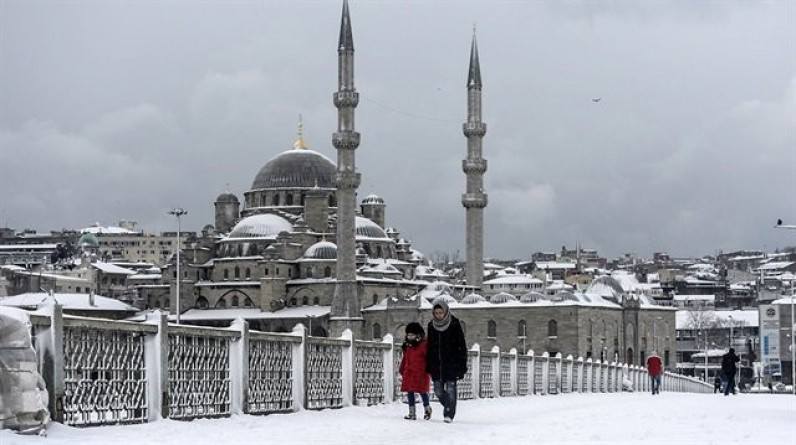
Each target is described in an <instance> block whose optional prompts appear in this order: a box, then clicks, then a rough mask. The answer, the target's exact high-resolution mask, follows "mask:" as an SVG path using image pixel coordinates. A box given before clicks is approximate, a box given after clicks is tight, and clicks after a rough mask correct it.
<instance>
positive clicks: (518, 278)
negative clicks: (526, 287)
mask: <svg viewBox="0 0 796 445" xmlns="http://www.w3.org/2000/svg"><path fill="white" fill-rule="evenodd" d="M542 283H543V281H542V280H540V279H538V278H534V277H532V276H530V275H526V274H521V275H516V274H508V275H501V276H499V277H497V278H494V279H491V280H487V281H484V283H483V284H485V285H486V284H542Z"/></svg>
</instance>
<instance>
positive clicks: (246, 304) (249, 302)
mask: <svg viewBox="0 0 796 445" xmlns="http://www.w3.org/2000/svg"><path fill="white" fill-rule="evenodd" d="M252 306H254V302H253V301H252V299H251V298H249V297H246V300H245V301H244V302H243V307H252Z"/></svg>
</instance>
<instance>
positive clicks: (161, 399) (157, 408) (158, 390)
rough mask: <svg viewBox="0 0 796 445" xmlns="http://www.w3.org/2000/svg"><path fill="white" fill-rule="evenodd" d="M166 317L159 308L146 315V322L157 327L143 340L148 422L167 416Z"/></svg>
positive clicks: (167, 346)
mask: <svg viewBox="0 0 796 445" xmlns="http://www.w3.org/2000/svg"><path fill="white" fill-rule="evenodd" d="M166 317H167V314H166V313H165V312H162V311H160V310H155V311H154V312H153V313H152V314H150V315H147V317H146V322H147V323H149V324H154V325H156V326H157V327H158V331H157V333H155V335H148V336H147V337H146V340H145V342H144V361H145V367H146V374H147V380H149V390H148V394H147V395H148V399H149V404H148V405H149V419H148V421H150V422H152V421H155V420H159V419H167V418H168V417H169V322H168V319H167V318H166Z"/></svg>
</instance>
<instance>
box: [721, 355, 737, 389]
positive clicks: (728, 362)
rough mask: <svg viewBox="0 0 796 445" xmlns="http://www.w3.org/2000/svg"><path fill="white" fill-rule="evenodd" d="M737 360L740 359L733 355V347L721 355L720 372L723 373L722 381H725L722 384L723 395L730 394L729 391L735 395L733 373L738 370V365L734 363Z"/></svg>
mask: <svg viewBox="0 0 796 445" xmlns="http://www.w3.org/2000/svg"><path fill="white" fill-rule="evenodd" d="M739 361H741V359H740V358H738V356H737V355H735V348H730V352H728V353H726V354H724V355H723V356H722V357H721V372H722V374H724V381H725V382H726V384H725V386H724V395H725V396H728V395H730V391H732V393H733V395H735V373H736V372H737V371H738V367H737V366H736V365H735V364H736V363H738V362H739Z"/></svg>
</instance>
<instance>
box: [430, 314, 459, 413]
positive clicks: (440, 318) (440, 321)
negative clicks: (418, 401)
mask: <svg viewBox="0 0 796 445" xmlns="http://www.w3.org/2000/svg"><path fill="white" fill-rule="evenodd" d="M431 315H432V318H431V321H430V322H429V323H428V361H427V368H426V369H427V370H428V373H429V374H431V380H432V381H433V382H434V394H436V396H437V399H439V402H440V403H441V404H442V407H443V411H442V415H443V417H444V420H445V423H451V422H453V418H454V417H455V416H456V397H457V396H456V381H457V380H461V379H462V378H464V375H465V374H467V343H466V342H465V340H464V330H462V325H461V323H460V322H459V319H458V318H456V317H454V316H453V314H451V311H450V308H449V307H448V303H446V302H445V300H443V299H441V298H437V299H436V300H434V302H433V303H432V309H431Z"/></svg>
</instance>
